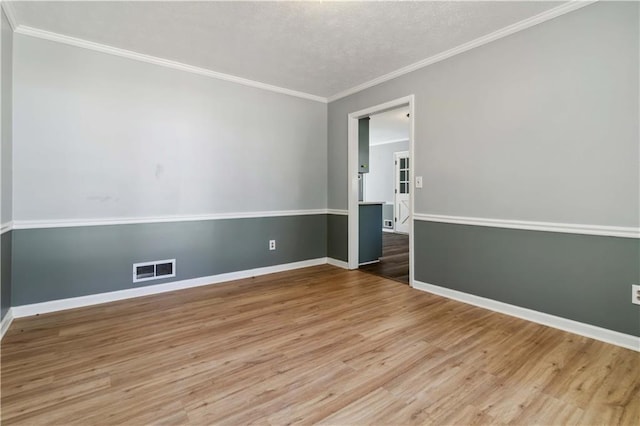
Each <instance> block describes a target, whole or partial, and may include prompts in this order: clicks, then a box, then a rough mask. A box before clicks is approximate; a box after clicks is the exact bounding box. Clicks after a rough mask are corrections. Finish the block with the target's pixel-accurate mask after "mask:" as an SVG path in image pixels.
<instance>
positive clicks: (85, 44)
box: [14, 25, 327, 104]
mask: <svg viewBox="0 0 640 426" xmlns="http://www.w3.org/2000/svg"><path fill="white" fill-rule="evenodd" d="M14 31H15V32H16V33H18V34H22V35H26V36H31V37H36V38H41V39H44V40H49V41H53V42H57V43H63V44H68V45H70V46H75V47H81V48H83V49H89V50H94V51H96V52H101V53H106V54H109V55H115V56H120V57H123V58H127V59H133V60H136V61H140V62H147V63H150V64H155V65H160V66H163V67H167V68H173V69H176V70H180V71H186V72H190V73H193V74H199V75H203V76H205V77H211V78H215V79H218V80H224V81H229V82H232V83H237V84H242V85H243V86H249V87H255V88H258V89H262V90H268V91H270V92H276V93H281V94H283V95H289V96H295V97H297V98H302V99H308V100H311V101H315V102H322V103H325V104H326V103H327V98H325V97H322V96H317V95H312V94H310V93H305V92H300V91H297V90H291V89H287V88H284V87H279V86H274V85H271V84H267V83H261V82H259V81H255V80H249V79H247V78H242V77H237V76H234V75H230V74H224V73H221V72H217V71H212V70H209V69H206V68H200V67H195V66H192V65H188V64H184V63H182V62H177V61H172V60H169V59H163V58H159V57H157V56H151V55H145V54H143V53H138V52H133V51H131V50H126V49H120V48H118V47H113V46H108V45H106V44H101V43H94V42H92V41H87V40H83V39H79V38H76V37H70V36H66V35H63V34H58V33H54V32H51V31H45V30H40V29H38V28H32V27H28V26H25V25H18V27H17V28H15V27H14Z"/></svg>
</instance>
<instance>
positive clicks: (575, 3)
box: [327, 0, 597, 102]
mask: <svg viewBox="0 0 640 426" xmlns="http://www.w3.org/2000/svg"><path fill="white" fill-rule="evenodd" d="M596 1H597V0H571V1H568V2H567V3H564V4H562V5H560V6H558V7H554V8H553V9H549V10H547V11H545V12H542V13H540V14H538V15H535V16H532V17H530V18H527V19H524V20H522V21H520V22H516V23H515V24H512V25H509V26H507V27H504V28H502V29H500V30H497V31H494V32H492V33H489V34H487V35H484V36H482V37H479V38H477V39H475V40H471V41H469V42H467V43H463V44H461V45H459V46H456V47H454V48H452V49H449V50H446V51H444V52H441V53H438V54H436V55H433V56H430V57H428V58H426V59H423V60H421V61H418V62H415V63H413V64H411V65H408V66H406V67H403V68H400V69H397V70H395V71H392V72H390V73H388V74H385V75H382V76H380V77H377V78H374V79H373V80H369V81H367V82H365V83H362V84H359V85H357V86H354V87H352V88H350V89H347V90H343V91H342V92H339V93H336V94H334V95H331V96H329V97H328V99H327V100H328V102H333V101H336V100H338V99H342V98H344V97H347V96H349V95H353V94H354V93H358V92H361V91H363V90H365V89H368V88H370V87H373V86H377V85H378V84H381V83H384V82H385V81H389V80H392V79H394V78H397V77H400V76H402V75H405V74H408V73H410V72H412V71H415V70H418V69H420V68H424V67H426V66H429V65H432V64H435V63H436V62H440V61H443V60H445V59H448V58H450V57H452V56H455V55H459V54H460V53H464V52H466V51H468V50H471V49H475V48H476V47H480V46H483V45H485V44H487V43H491V42H492V41H495V40H498V39H501V38H503V37H506V36H509V35H511V34H514V33H517V32H519V31H522V30H525V29H527V28H529V27H533V26H534V25H538V24H541V23H543V22H546V21H549V20H551V19H553V18H557V17H558V16H561V15H564V14H565V13H569V12H573V11H574V10H577V9H580V8H582V7H585V6H588V5H590V4H592V3H595V2H596Z"/></svg>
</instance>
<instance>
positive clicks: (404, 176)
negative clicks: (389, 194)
mask: <svg viewBox="0 0 640 426" xmlns="http://www.w3.org/2000/svg"><path fill="white" fill-rule="evenodd" d="M393 157H394V163H395V164H394V165H395V181H396V184H395V203H394V204H395V206H394V209H393V213H394V218H393V219H394V221H393V223H394V229H395V231H396V232H401V233H403V234H408V233H409V220H410V217H411V209H410V208H409V205H410V203H409V197H410V196H411V195H410V194H409V187H410V185H409V183H410V181H409V152H408V151H403V152H396V153H394V154H393Z"/></svg>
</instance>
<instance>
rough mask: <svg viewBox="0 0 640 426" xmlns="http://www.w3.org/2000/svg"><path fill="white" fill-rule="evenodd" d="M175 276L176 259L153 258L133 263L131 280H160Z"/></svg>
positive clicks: (137, 281) (135, 281)
mask: <svg viewBox="0 0 640 426" xmlns="http://www.w3.org/2000/svg"><path fill="white" fill-rule="evenodd" d="M175 276H176V260H175V259H169V260H155V261H153V262H143V263H134V264H133V282H134V283H139V282H140V281H149V280H160V279H162V278H170V277H175Z"/></svg>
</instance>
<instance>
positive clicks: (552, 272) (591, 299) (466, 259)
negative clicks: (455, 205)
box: [414, 221, 640, 336]
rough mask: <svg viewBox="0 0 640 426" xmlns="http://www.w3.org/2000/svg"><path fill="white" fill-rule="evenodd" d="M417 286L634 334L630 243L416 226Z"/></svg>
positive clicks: (635, 268) (635, 267)
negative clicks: (448, 289) (456, 293)
mask: <svg viewBox="0 0 640 426" xmlns="http://www.w3.org/2000/svg"><path fill="white" fill-rule="evenodd" d="M414 229H415V259H416V262H415V278H416V279H417V280H419V281H422V282H426V283H429V284H434V285H438V286H442V287H447V288H451V289H454V290H459V291H462V292H465V293H470V294H474V295H477V296H482V297H486V298H489V299H493V300H498V301H501V302H505V303H509V304H513V305H517V306H521V307H525V308H529V309H533V310H536V311H539V312H545V313H548V314H552V315H556V316H559V317H563V318H568V319H572V320H575V321H579V322H583V323H587V324H592V325H596V326H600V327H604V328H607V329H610V330H615V331H619V332H622V333H627V334H631V335H635V336H640V306H638V305H634V304H632V303H631V285H632V284H638V283H639V282H640V271H639V262H640V244H639V241H638V240H637V239H631V238H615V237H600V236H590V235H577V234H563V233H553V232H539V231H525V230H515V229H503V228H490V227H482V226H467V225H453V224H446V223H434V222H425V221H415V228H414Z"/></svg>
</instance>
